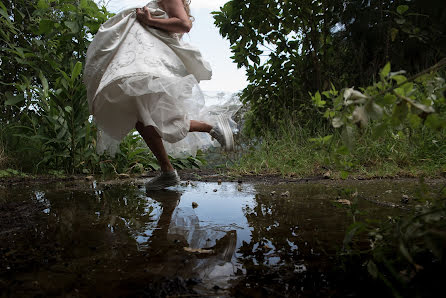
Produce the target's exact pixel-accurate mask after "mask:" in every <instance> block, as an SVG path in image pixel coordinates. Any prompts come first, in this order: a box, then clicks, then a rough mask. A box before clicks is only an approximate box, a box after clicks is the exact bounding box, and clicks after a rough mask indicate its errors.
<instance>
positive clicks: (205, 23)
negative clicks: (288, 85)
mask: <svg viewBox="0 0 446 298" xmlns="http://www.w3.org/2000/svg"><path fill="white" fill-rule="evenodd" d="M226 1H227V0H192V2H191V10H192V15H193V16H194V18H195V22H194V24H193V28H192V30H191V32H190V33H189V35H185V36H184V37H183V39H184V40H185V41H186V42H188V43H191V44H193V45H194V46H196V47H198V48H199V49H200V50H201V52H202V54H203V56H204V57H205V58H206V60H208V61H209V62H210V63H211V65H212V69H213V78H212V80H210V81H202V82H201V83H200V86H201V88H202V89H203V90H204V91H229V92H235V91H239V90H241V89H243V88H244V87H246V84H247V82H246V76H245V72H244V70H243V69H237V66H236V65H235V64H234V63H232V60H231V59H230V58H229V57H230V56H231V51H230V49H229V47H230V45H229V41H227V40H224V39H223V38H222V37H221V36H220V34H219V33H218V29H217V28H216V27H215V25H214V19H213V18H212V15H211V12H212V11H215V10H218V9H219V8H220V6H222V5H224V4H225V3H226ZM147 2H148V1H141V0H110V1H109V3H108V6H107V8H108V10H110V11H112V12H118V11H120V10H122V9H124V8H129V7H137V6H143V5H144V4H146V3H147Z"/></svg>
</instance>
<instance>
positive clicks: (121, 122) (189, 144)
mask: <svg viewBox="0 0 446 298" xmlns="http://www.w3.org/2000/svg"><path fill="white" fill-rule="evenodd" d="M146 6H147V7H148V8H149V10H150V12H151V14H152V16H153V17H155V18H168V16H167V14H166V12H164V11H163V10H162V9H161V8H160V7H159V5H158V2H157V1H151V2H149V3H148V4H147V5H146ZM211 76H212V70H211V68H210V65H209V63H208V62H206V61H205V60H204V59H203V57H202V55H201V53H200V52H199V51H198V50H197V49H196V48H194V47H193V46H191V45H189V44H187V43H185V42H183V41H182V40H181V38H180V37H179V36H178V35H177V34H170V33H167V32H165V31H162V30H158V29H155V28H152V27H149V26H145V25H141V24H140V22H138V21H137V20H136V13H135V9H127V10H124V11H122V12H120V13H118V14H117V15H115V16H114V17H112V18H111V19H109V20H108V21H107V22H105V23H104V24H103V25H102V26H101V28H100V29H99V31H98V33H97V34H96V36H95V38H94V39H93V41H92V43H91V45H90V46H89V48H88V51H87V59H86V64H85V69H84V83H85V84H86V86H87V96H88V102H89V108H90V113H91V114H92V115H93V117H94V120H95V122H96V125H97V127H98V142H97V150H98V152H99V153H103V152H104V151H108V152H109V153H110V154H112V155H114V154H115V152H116V150H117V148H118V145H119V143H120V141H121V140H122V139H123V138H124V137H125V136H126V135H127V134H128V133H129V132H130V131H131V130H132V129H133V128H135V124H136V122H138V121H139V122H142V123H143V124H144V126H153V127H154V128H155V129H156V131H157V132H158V133H159V135H160V136H161V137H162V139H163V140H164V144H165V147H166V150H167V152H168V153H169V154H170V155H171V156H174V157H184V156H189V155H193V156H195V154H196V152H197V150H199V149H206V148H208V147H210V146H218V144H217V143H216V142H215V141H213V140H212V139H211V138H210V136H209V135H208V134H206V133H188V131H189V128H190V120H199V121H205V122H208V123H209V124H211V125H213V124H214V123H215V122H214V121H215V120H214V118H215V115H216V114H224V115H225V116H227V117H229V118H230V117H232V116H233V114H234V113H235V112H236V111H237V109H238V108H239V105H237V104H222V105H218V106H213V107H207V106H205V99H204V96H203V93H202V91H201V90H200V88H199V85H198V83H199V82H200V80H209V79H211Z"/></svg>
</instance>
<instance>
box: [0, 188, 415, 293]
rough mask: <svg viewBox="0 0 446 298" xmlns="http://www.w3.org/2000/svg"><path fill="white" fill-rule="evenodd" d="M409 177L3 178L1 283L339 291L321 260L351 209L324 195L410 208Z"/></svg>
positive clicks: (104, 289)
mask: <svg viewBox="0 0 446 298" xmlns="http://www.w3.org/2000/svg"><path fill="white" fill-rule="evenodd" d="M416 184H417V183H414V182H413V181H408V182H392V181H390V182H389V181H388V182H383V181H367V182H361V183H355V184H354V185H351V186H349V185H343V186H342V188H341V187H340V186H339V185H330V184H322V183H320V184H319V183H309V184H282V185H272V186H271V185H250V184H237V183H222V184H218V183H204V182H192V183H187V184H186V183H185V184H183V185H182V186H178V187H176V188H171V189H169V190H166V191H157V192H146V190H145V188H144V186H143V184H141V185H106V184H101V183H93V184H92V185H90V186H88V187H87V186H86V185H83V186H82V185H81V186H70V185H50V186H41V187H39V186H31V187H29V188H23V187H22V188H20V189H18V188H9V189H5V188H3V189H1V190H0V212H1V215H2V216H3V219H1V220H0V227H1V231H0V292H3V294H5V293H6V295H5V296H38V295H42V296H51V295H56V296H61V295H62V296H66V295H67V296H73V295H74V296H87V295H88V296H149V297H152V296H153V297H159V296H161V297H163V296H172V295H173V296H178V295H181V296H183V295H184V296H197V295H198V296H271V295H280V296H284V295H285V296H299V295H301V296H314V295H322V296H327V295H340V294H342V293H347V292H348V291H350V290H346V289H345V288H344V286H343V285H340V283H339V279H337V278H336V276H335V277H333V275H332V274H331V272H332V271H333V264H334V261H335V255H336V251H337V249H339V247H341V246H342V240H343V238H344V234H345V230H346V229H347V227H348V226H349V225H350V224H351V223H352V218H351V216H349V215H348V212H347V210H348V208H345V207H342V206H341V204H338V203H334V201H335V200H336V199H343V200H344V199H348V200H350V201H351V202H353V201H354V199H353V198H354V197H356V198H357V201H358V208H359V210H361V211H363V212H364V213H363V214H362V215H358V216H359V217H365V216H368V217H372V218H386V217H387V216H396V215H398V214H402V213H404V212H407V211H405V210H401V209H399V208H391V207H389V206H393V207H395V206H397V205H402V203H401V202H400V201H401V198H402V196H404V198H406V199H407V198H409V202H407V201H406V202H404V206H403V205H402V207H405V208H413V207H414V206H415V204H416V201H415V198H416V193H417V190H416V189H417V185H416ZM346 189H347V190H346ZM349 189H350V190H349ZM356 191H357V194H355V192H356ZM366 199H367V200H366ZM379 202H385V203H386V204H387V205H382V204H379ZM353 288H354V287H353ZM351 291H355V289H352V290H351ZM348 293H351V292H348Z"/></svg>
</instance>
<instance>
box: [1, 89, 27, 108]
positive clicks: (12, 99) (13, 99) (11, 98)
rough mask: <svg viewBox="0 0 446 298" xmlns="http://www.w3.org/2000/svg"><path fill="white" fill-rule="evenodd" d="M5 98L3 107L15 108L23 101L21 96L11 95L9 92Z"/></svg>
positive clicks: (23, 98)
mask: <svg viewBox="0 0 446 298" xmlns="http://www.w3.org/2000/svg"><path fill="white" fill-rule="evenodd" d="M5 96H6V101H5V106H15V105H16V104H18V103H19V102H22V101H24V100H25V96H24V95H23V94H17V95H12V94H11V93H10V92H7V93H6V94H5Z"/></svg>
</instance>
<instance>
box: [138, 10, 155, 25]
mask: <svg viewBox="0 0 446 298" xmlns="http://www.w3.org/2000/svg"><path fill="white" fill-rule="evenodd" d="M136 19H137V20H138V21H140V22H141V23H143V24H145V25H150V21H151V20H152V15H151V14H150V11H149V8H148V7H147V6H144V7H143V8H142V9H141V8H137V9H136Z"/></svg>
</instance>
